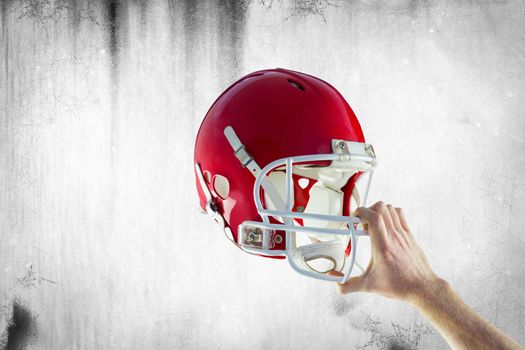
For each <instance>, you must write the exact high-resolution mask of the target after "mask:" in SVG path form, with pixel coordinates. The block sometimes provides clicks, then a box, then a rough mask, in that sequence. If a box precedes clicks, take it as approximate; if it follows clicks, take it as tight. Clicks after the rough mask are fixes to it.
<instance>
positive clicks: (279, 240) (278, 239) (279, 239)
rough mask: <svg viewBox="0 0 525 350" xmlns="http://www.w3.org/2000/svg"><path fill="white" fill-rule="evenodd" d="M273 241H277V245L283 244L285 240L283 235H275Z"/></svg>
mask: <svg viewBox="0 0 525 350" xmlns="http://www.w3.org/2000/svg"><path fill="white" fill-rule="evenodd" d="M273 240H274V241H275V243H281V242H282V241H283V238H282V237H281V235H275V237H274V238H273Z"/></svg>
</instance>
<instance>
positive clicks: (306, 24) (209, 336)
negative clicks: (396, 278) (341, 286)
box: [0, 0, 525, 349]
mask: <svg viewBox="0 0 525 350" xmlns="http://www.w3.org/2000/svg"><path fill="white" fill-rule="evenodd" d="M0 40H1V50H2V51H1V54H0V267H1V269H0V276H1V278H0V297H1V299H0V300H1V305H0V307H1V308H0V311H1V315H2V317H1V320H0V326H1V329H0V332H3V343H4V345H6V346H8V347H9V346H15V345H17V346H20V347H22V348H23V347H24V346H27V347H28V348H31V349H107V348H115V349H118V348H126V349H128V348H132V349H144V348H152V349H153V348H163V349H174V348H177V349H246V348H250V349H281V348H289V349H299V348H301V349H320V348H350V349H351V348H357V347H361V348H364V349H416V348H419V349H430V348H431V349H440V348H446V344H445V343H444V341H443V340H442V338H441V337H440V336H439V334H437V333H436V331H434V330H433V329H432V328H431V327H430V326H429V324H428V323H427V322H426V321H424V320H423V319H422V318H421V316H419V315H418V314H417V312H416V311H415V310H414V309H413V308H411V307H410V306H407V305H405V304H402V303H400V302H397V301H394V300H387V299H383V298H380V297H378V296H375V295H368V294H355V295H348V296H344V297H342V296H339V295H337V294H336V292H335V289H334V286H332V285H331V284H329V283H328V284H327V283H323V282H320V281H316V280H313V279H312V280H311V279H308V278H305V277H303V276H300V275H298V274H295V273H294V272H293V271H292V270H291V269H290V268H289V267H288V266H287V264H286V262H283V261H270V260H266V259H262V258H257V257H253V256H250V255H247V254H244V253H242V252H240V251H238V250H236V249H235V248H234V247H233V246H231V244H230V243H229V242H228V241H227V240H226V239H224V237H223V236H222V234H221V233H220V231H219V230H218V229H217V227H215V225H214V224H213V222H211V221H209V219H208V218H206V217H204V216H201V215H199V214H198V211H197V197H196V191H195V189H194V180H193V168H192V166H193V164H192V150H193V142H194V138H195V135H196V131H197V128H198V126H199V123H200V121H201V120H202V118H203V117H204V115H205V113H206V111H207V109H208V108H209V106H210V105H211V103H212V102H213V100H214V99H215V98H216V97H217V96H218V94H219V93H220V92H222V90H223V89H225V88H226V87H227V86H228V85H229V84H231V83H232V82H233V81H234V80H235V79H237V78H238V77H240V76H242V75H243V74H246V73H248V72H250V71H253V70H257V69H262V68H268V67H284V68H291V69H295V70H299V71H304V72H308V73H310V74H313V75H316V76H319V77H321V78H323V79H325V80H327V81H329V82H331V83H332V84H333V85H334V86H335V87H337V88H338V89H339V90H340V91H341V93H342V94H343V95H344V96H345V97H346V98H347V99H348V101H349V103H350V104H351V105H352V107H353V108H354V110H355V112H356V114H357V115H358V117H359V119H360V121H361V123H362V125H363V128H364V131H365V134H366V137H367V140H368V141H369V142H371V143H373V144H374V146H375V149H376V152H377V154H378V157H379V161H380V165H379V168H378V171H377V173H376V176H375V179H374V183H373V187H372V192H371V195H370V196H371V197H370V198H371V200H373V201H376V200H379V199H382V200H385V201H387V202H394V203H396V204H397V205H399V206H403V207H404V208H406V210H407V212H408V216H409V219H410V222H411V224H412V227H413V230H414V232H415V235H416V238H417V239H418V242H419V243H420V245H421V246H422V247H423V249H424V250H425V251H426V253H427V256H428V258H429V260H430V262H431V264H432V265H433V267H434V268H435V270H436V271H437V272H438V273H439V274H440V275H442V276H443V277H445V278H447V279H448V280H449V281H450V283H451V284H452V286H453V287H454V288H455V289H456V290H457V291H458V292H459V293H460V294H461V296H462V297H464V299H465V300H466V301H467V302H468V303H469V304H470V305H471V306H472V307H473V308H474V309H475V310H476V311H478V312H479V313H480V314H481V315H483V317H485V318H487V319H488V320H490V321H491V322H494V323H495V324H496V325H497V326H499V327H501V328H502V329H504V330H505V331H506V332H507V333H509V334H510V335H511V336H513V337H515V338H516V339H517V340H518V341H520V342H522V343H525V332H524V329H525V324H524V321H523V319H524V317H525V305H524V302H525V254H524V251H525V238H524V237H525V236H524V232H523V227H524V226H525V215H523V213H524V212H525V180H524V175H525V153H524V136H525V119H524V112H525V103H524V94H525V86H524V81H525V5H524V3H523V2H522V1H514V0H512V1H488V0H484V1H478V2H471V1H418V0H410V1H409V0H407V1H389V2H381V1H372V0H362V1H348V2H346V1H337V0H332V1H323V0H318V1H306V0H281V1H279V0H259V1H251V2H243V1H210V2H204V1H187V2H179V1H165V0H159V1H151V2H147V1H138V0H137V1H106V2H100V1H98V2H97V1H89V2H88V1H80V0H76V1H73V0H71V1H69V0H55V1H52V0H25V1H22V0H20V1H7V0H4V1H2V2H1V36H0ZM291 141H293V137H291ZM363 247H364V248H363ZM363 247H362V248H363V249H364V250H366V249H367V247H366V245H363Z"/></svg>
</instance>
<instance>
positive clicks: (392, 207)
mask: <svg viewBox="0 0 525 350" xmlns="http://www.w3.org/2000/svg"><path fill="white" fill-rule="evenodd" d="M386 208H387V209H388V210H393V209H394V206H393V205H392V204H387V205H386Z"/></svg>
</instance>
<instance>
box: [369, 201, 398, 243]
mask: <svg viewBox="0 0 525 350" xmlns="http://www.w3.org/2000/svg"><path fill="white" fill-rule="evenodd" d="M370 209H372V210H374V211H377V212H378V213H380V214H381V217H382V218H383V221H384V223H385V227H386V230H387V237H388V236H389V234H390V233H391V232H392V231H395V227H394V223H393V222H392V218H391V217H390V212H389V211H388V208H387V206H386V204H385V203H384V202H382V201H379V202H377V203H375V204H374V205H372V206H371V207H370Z"/></svg>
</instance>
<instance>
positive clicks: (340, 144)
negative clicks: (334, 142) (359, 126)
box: [338, 141, 346, 149]
mask: <svg viewBox="0 0 525 350" xmlns="http://www.w3.org/2000/svg"><path fill="white" fill-rule="evenodd" d="M338 146H339V148H340V149H345V148H346V144H345V143H344V142H342V141H340V142H339V145H338Z"/></svg>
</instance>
